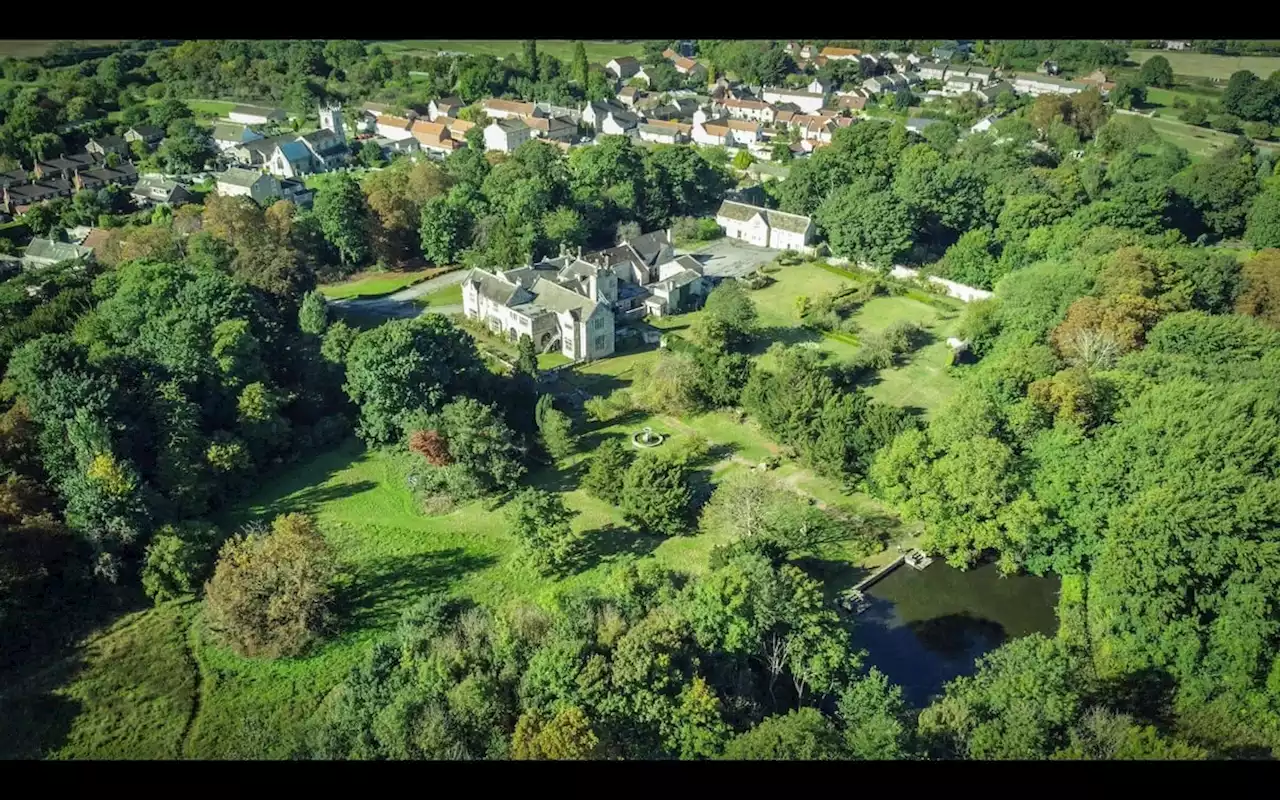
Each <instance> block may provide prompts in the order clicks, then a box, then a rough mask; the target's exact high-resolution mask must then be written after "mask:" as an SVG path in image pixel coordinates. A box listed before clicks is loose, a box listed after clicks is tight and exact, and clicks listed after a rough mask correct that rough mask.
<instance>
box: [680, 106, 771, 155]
mask: <svg viewBox="0 0 1280 800" xmlns="http://www.w3.org/2000/svg"><path fill="white" fill-rule="evenodd" d="M691 138H692V139H693V141H694V142H696V143H698V144H703V145H709V146H719V147H736V146H738V145H747V144H750V143H751V142H758V141H760V139H761V138H762V136H761V132H760V124H759V123H758V122H752V121H750V120H745V119H728V118H720V119H712V118H711V117H710V116H709V115H708V114H707V112H706V111H705V110H703V109H698V110H697V111H696V112H694V115H693V131H692V133H691Z"/></svg>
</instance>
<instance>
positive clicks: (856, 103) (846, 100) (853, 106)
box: [836, 94, 867, 111]
mask: <svg viewBox="0 0 1280 800" xmlns="http://www.w3.org/2000/svg"><path fill="white" fill-rule="evenodd" d="M866 107H867V98H866V97H865V96H863V95H860V94H842V95H840V96H839V97H837V98H836V108H838V109H840V110H841V111H862V110H863V109H865V108H866Z"/></svg>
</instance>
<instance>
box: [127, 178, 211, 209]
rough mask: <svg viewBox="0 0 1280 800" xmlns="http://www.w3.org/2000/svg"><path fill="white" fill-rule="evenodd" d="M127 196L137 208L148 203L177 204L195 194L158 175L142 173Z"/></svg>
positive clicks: (185, 201) (192, 199)
mask: <svg viewBox="0 0 1280 800" xmlns="http://www.w3.org/2000/svg"><path fill="white" fill-rule="evenodd" d="M129 196H130V197H132V198H133V202H134V204H135V205H137V206H138V207H139V208H143V207H146V206H149V205H158V206H179V205H182V204H183V203H190V202H193V201H194V200H195V195H193V194H191V192H190V191H188V190H187V187H185V186H183V185H182V184H181V183H178V182H177V181H175V180H171V179H169V178H164V177H161V176H159V175H144V176H142V177H141V178H139V179H138V182H137V183H136V184H134V186H133V190H132V191H130V192H129Z"/></svg>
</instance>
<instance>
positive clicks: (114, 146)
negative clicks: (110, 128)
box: [89, 136, 129, 150]
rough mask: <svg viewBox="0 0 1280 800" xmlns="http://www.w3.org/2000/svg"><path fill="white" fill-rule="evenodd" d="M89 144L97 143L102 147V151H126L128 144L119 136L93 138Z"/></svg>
mask: <svg viewBox="0 0 1280 800" xmlns="http://www.w3.org/2000/svg"><path fill="white" fill-rule="evenodd" d="M89 142H90V143H93V142H97V143H98V144H100V145H102V148H103V149H104V150H128V149H129V143H128V142H126V141H125V140H124V138H123V137H120V136H95V137H93V138H92V139H90V140H89Z"/></svg>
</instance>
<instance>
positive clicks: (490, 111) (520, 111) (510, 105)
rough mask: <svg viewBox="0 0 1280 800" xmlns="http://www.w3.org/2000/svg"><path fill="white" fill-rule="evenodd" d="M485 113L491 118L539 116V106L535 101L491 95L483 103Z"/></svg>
mask: <svg viewBox="0 0 1280 800" xmlns="http://www.w3.org/2000/svg"><path fill="white" fill-rule="evenodd" d="M481 108H482V109H484V113H485V115H486V116H488V117H489V118H490V119H512V118H515V117H536V116H539V112H538V108H537V106H535V105H534V104H533V103H524V102H521V101H519V100H499V99H498V98H496V97H491V98H489V99H488V100H485V101H484V103H482V104H481Z"/></svg>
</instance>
